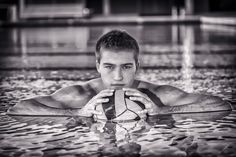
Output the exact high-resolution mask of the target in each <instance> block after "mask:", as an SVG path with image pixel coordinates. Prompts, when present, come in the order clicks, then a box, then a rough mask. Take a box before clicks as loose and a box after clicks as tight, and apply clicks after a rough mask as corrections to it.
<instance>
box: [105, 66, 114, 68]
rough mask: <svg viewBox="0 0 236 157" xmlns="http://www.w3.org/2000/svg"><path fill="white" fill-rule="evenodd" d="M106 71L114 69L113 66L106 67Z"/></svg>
mask: <svg viewBox="0 0 236 157" xmlns="http://www.w3.org/2000/svg"><path fill="white" fill-rule="evenodd" d="M105 68H106V69H113V66H105Z"/></svg>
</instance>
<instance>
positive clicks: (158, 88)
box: [138, 80, 182, 92]
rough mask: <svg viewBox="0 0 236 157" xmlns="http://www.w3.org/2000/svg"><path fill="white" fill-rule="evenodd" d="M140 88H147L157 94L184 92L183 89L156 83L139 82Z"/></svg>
mask: <svg viewBox="0 0 236 157" xmlns="http://www.w3.org/2000/svg"><path fill="white" fill-rule="evenodd" d="M139 82H140V83H139V86H138V88H147V89H150V90H153V91H156V92H168V91H176V90H178V91H182V90H181V89H179V88H177V87H174V86H171V85H158V84H156V83H152V82H147V81H143V80H139Z"/></svg>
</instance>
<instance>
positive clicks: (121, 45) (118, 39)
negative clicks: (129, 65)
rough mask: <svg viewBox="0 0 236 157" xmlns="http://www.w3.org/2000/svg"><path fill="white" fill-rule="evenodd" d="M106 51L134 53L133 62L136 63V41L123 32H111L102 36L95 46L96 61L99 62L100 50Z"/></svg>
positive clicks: (137, 47)
mask: <svg viewBox="0 0 236 157" xmlns="http://www.w3.org/2000/svg"><path fill="white" fill-rule="evenodd" d="M102 48H103V49H108V50H115V51H120V50H128V51H133V52H134V59H135V62H136V63H137V62H138V55H139V46H138V43H137V41H136V40H135V39H134V38H133V37H132V36H131V35H129V34H128V33H127V32H126V31H124V30H112V31H110V32H108V33H106V34H104V35H102V36H101V37H100V38H99V39H98V41H97V44H96V51H95V55H96V60H97V61H98V62H100V59H101V52H100V51H101V49H102Z"/></svg>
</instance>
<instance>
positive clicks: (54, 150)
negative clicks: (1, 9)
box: [0, 25, 236, 157]
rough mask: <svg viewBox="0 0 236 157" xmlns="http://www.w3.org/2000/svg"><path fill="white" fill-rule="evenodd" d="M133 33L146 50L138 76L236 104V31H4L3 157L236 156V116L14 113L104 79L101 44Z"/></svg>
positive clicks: (0, 72) (175, 28)
mask: <svg viewBox="0 0 236 157" xmlns="http://www.w3.org/2000/svg"><path fill="white" fill-rule="evenodd" d="M117 27H119V28H123V29H126V30H127V31H128V32H130V34H132V35H133V36H134V37H135V38H137V40H138V41H139V43H140V45H141V49H142V54H141V63H142V68H141V69H140V71H139V74H138V76H137V77H138V78H141V79H144V80H148V81H150V82H153V83H157V84H169V85H173V86H176V87H179V88H181V89H183V90H185V91H188V92H195V93H205V94H211V95H216V96H220V97H222V98H223V99H224V100H227V101H230V102H231V103H232V105H233V106H235V104H236V103H235V102H236V98H235V90H236V84H235V82H236V73H235V67H236V66H235V60H236V59H235V58H236V55H235V50H236V44H235V43H236V42H235V41H236V36H235V34H236V29H235V28H233V27H225V26H212V25H194V26H192V25H179V26H177V25H137V26H136V25H132V26H107V27H95V26H94V27H57V28H54V27H49V28H48V27H45V28H14V29H13V28H0V33H1V37H0V38H1V40H0V48H1V51H0V55H1V63H0V77H1V85H0V88H1V90H0V91H1V93H0V98H1V99H0V101H1V105H0V106H1V108H0V111H1V115H0V123H1V125H0V154H1V156H121V155H124V156H125V155H126V156H132V155H133V156H135V155H137V154H139V155H141V156H219V157H221V156H222V157H223V156H236V152H235V150H236V149H235V144H236V136H235V131H236V129H235V128H236V112H235V111H232V112H211V113H198V114H175V115H168V116H157V117H151V118H149V119H147V121H134V122H129V123H118V124H113V123H104V122H94V121H93V120H92V119H89V118H81V117H33V116H27V117H22V116H12V117H10V116H7V115H4V113H5V111H6V110H7V109H8V108H9V107H10V106H12V105H14V104H15V103H17V102H18V101H19V100H21V99H24V98H29V97H33V96H37V95H46V94H50V93H53V92H54V91H56V90H57V89H59V88H61V87H66V86H69V85H73V84H77V83H80V82H83V81H86V80H89V79H92V78H96V77H98V76H99V75H98V73H97V72H96V70H95V68H94V56H93V50H94V48H93V47H94V44H95V42H96V39H97V38H98V37H99V36H100V35H101V34H102V33H104V32H106V31H108V30H111V29H112V28H117Z"/></svg>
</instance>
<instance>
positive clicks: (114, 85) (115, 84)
mask: <svg viewBox="0 0 236 157" xmlns="http://www.w3.org/2000/svg"><path fill="white" fill-rule="evenodd" d="M111 86H112V87H124V86H125V84H122V83H113V84H111Z"/></svg>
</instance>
